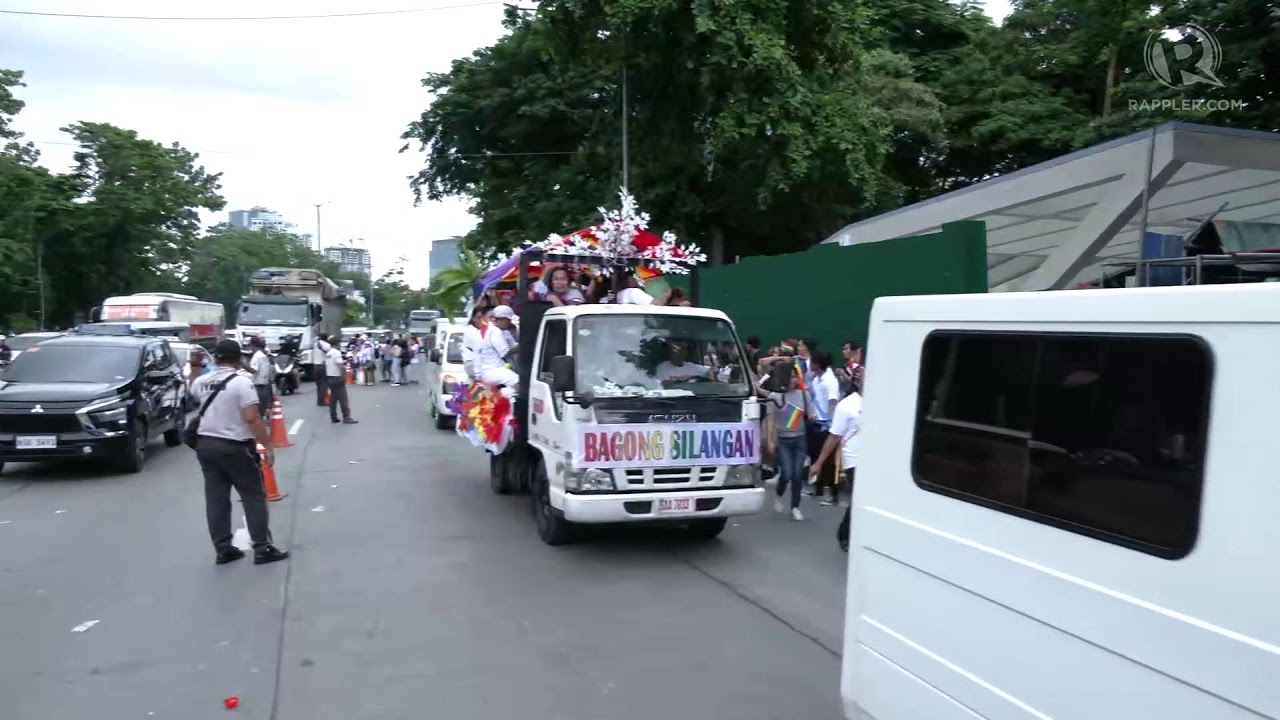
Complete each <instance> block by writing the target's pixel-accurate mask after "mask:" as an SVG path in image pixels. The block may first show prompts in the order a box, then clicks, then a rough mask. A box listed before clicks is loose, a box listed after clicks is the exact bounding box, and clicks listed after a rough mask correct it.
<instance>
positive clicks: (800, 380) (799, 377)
mask: <svg viewBox="0 0 1280 720" xmlns="http://www.w3.org/2000/svg"><path fill="white" fill-rule="evenodd" d="M795 365H796V387H797V388H799V389H801V390H804V391H806V392H807V391H808V390H809V385H808V383H806V382H805V381H804V365H802V364H801V363H800V358H796V363H795Z"/></svg>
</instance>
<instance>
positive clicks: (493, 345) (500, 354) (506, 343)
mask: <svg viewBox="0 0 1280 720" xmlns="http://www.w3.org/2000/svg"><path fill="white" fill-rule="evenodd" d="M515 316H516V313H515V311H514V310H512V309H511V306H510V305H499V306H498V307H496V308H494V309H493V326H492V327H490V328H489V329H488V330H487V331H485V332H484V333H483V335H484V337H483V339H482V340H481V342H480V348H479V350H478V351H477V352H476V359H475V364H476V370H477V373H478V374H477V378H478V379H479V380H480V382H483V383H486V384H488V385H500V386H502V387H503V388H504V389H508V390H509V389H514V388H515V387H516V385H517V384H518V383H519V382H520V376H519V375H517V374H516V372H515V371H514V370H512V369H511V368H509V367H507V357H508V356H509V355H510V354H511V352H512V351H513V350H515V349H516V340H515V336H514V335H512V333H511V330H512V329H513V328H514V327H515V324H514V323H513V322H512V320H513V319H514V318H515Z"/></svg>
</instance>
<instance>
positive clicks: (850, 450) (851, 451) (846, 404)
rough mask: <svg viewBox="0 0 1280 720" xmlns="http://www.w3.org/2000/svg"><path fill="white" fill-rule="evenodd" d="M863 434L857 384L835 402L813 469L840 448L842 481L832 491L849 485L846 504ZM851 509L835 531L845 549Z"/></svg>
mask: <svg viewBox="0 0 1280 720" xmlns="http://www.w3.org/2000/svg"><path fill="white" fill-rule="evenodd" d="M861 434H862V387H861V385H860V384H859V385H858V386H856V387H855V388H854V389H853V391H852V392H850V393H849V395H848V396H847V397H845V399H843V400H841V401H840V402H839V404H837V405H836V412H835V416H834V418H832V421H831V429H830V431H829V433H828V435H827V441H826V443H824V444H823V446H822V452H821V453H819V454H818V459H817V460H816V461H814V463H813V467H812V472H813V473H814V474H817V473H818V472H821V470H822V466H823V464H825V463H826V462H827V459H828V458H830V457H831V456H832V455H834V454H835V452H836V448H837V447H839V449H840V467H841V470H842V473H841V475H842V478H841V482H840V483H839V484H837V485H836V486H835V494H836V495H837V496H838V495H839V492H840V487H841V486H844V487H848V488H849V504H850V505H851V506H852V504H853V481H854V476H855V475H856V470H857V467H858V446H859V445H860V443H859V436H860V435H861ZM850 516H851V509H850V510H846V511H845V517H844V521H843V522H842V523H841V524H840V529H839V530H837V532H836V537H837V539H838V540H839V541H840V547H841V548H843V549H844V550H845V551H846V552H847V551H848V549H849V520H850Z"/></svg>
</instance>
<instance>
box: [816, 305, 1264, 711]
mask: <svg viewBox="0 0 1280 720" xmlns="http://www.w3.org/2000/svg"><path fill="white" fill-rule="evenodd" d="M868 349H869V350H870V353H871V354H870V368H869V372H868V374H867V386H866V396H865V405H864V413H863V427H864V430H863V432H862V434H861V445H860V449H861V455H860V458H859V463H858V478H857V484H856V488H855V490H854V509H853V523H852V534H851V542H850V547H851V550H850V553H849V585H848V599H847V606H846V614H845V618H846V620H845V622H846V625H845V647H844V666H843V676H842V688H841V690H842V696H843V699H844V707H845V715H846V717H848V718H850V720H854V719H857V720H868V719H874V720H975V719H976V718H986V719H990V720H997V719H998V720H1014V719H1016V720H1033V719H1034V720H1047V719H1049V718H1052V719H1054V720H1111V719H1115V720H1235V719H1237V718H1238V719H1240V720H1244V719H1245V718H1248V719H1250V720H1256V719H1257V718H1280V469H1278V468H1280V461H1278V459H1277V457H1278V456H1277V452H1278V451H1277V448H1278V447H1280V439H1278V438H1280V434H1278V433H1277V417H1278V416H1280V380H1278V379H1277V362H1278V358H1280V285H1277V284H1254V285H1232V286H1227V285H1216V286H1200V287H1176V288H1146V289H1125V290H1076V291H1064V292H1044V293H998V294H990V295H965V296H955V295H949V296H939V297H896V298H881V299H879V300H877V301H876V303H875V307H874V309H873V310H872V314H871V326H870V337H869V340H868Z"/></svg>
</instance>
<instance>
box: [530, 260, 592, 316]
mask: <svg viewBox="0 0 1280 720" xmlns="http://www.w3.org/2000/svg"><path fill="white" fill-rule="evenodd" d="M543 278H545V280H546V282H543V281H542V280H539V281H537V282H535V283H534V284H533V287H532V288H531V289H530V290H529V299H530V300H533V301H536V302H549V303H551V304H552V305H556V306H562V305H581V304H582V303H584V302H586V298H584V297H583V295H582V291H581V290H579V289H578V288H577V287H574V284H573V278H572V277H571V276H570V275H569V269H568V268H566V267H565V266H563V265H556V266H554V267H551V268H549V269H548V270H547V271H546V273H545V274H544V275H543Z"/></svg>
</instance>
